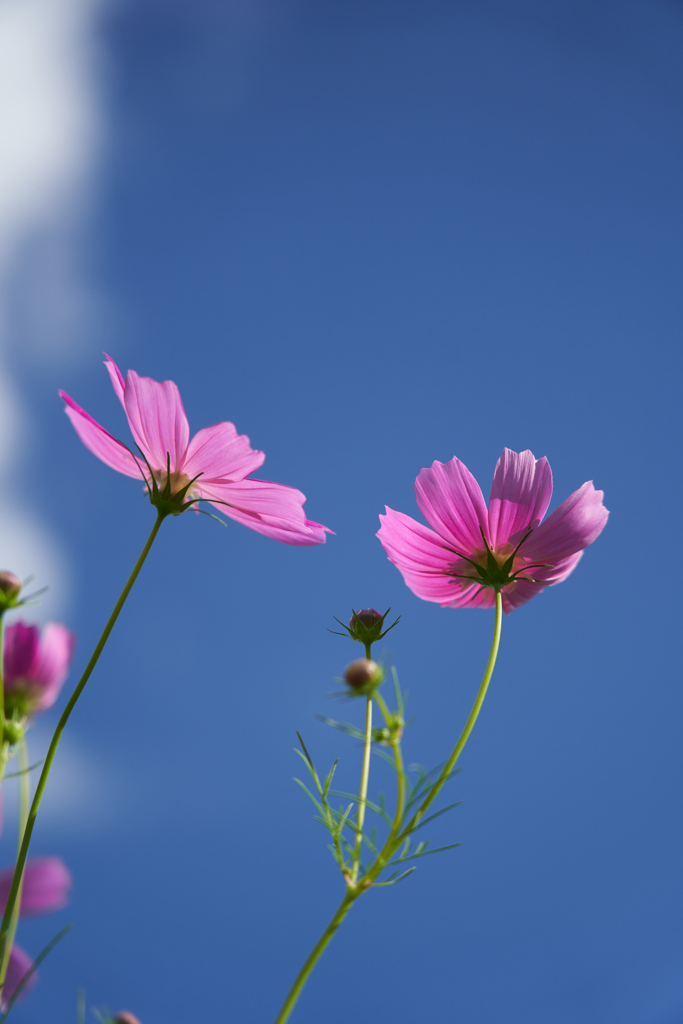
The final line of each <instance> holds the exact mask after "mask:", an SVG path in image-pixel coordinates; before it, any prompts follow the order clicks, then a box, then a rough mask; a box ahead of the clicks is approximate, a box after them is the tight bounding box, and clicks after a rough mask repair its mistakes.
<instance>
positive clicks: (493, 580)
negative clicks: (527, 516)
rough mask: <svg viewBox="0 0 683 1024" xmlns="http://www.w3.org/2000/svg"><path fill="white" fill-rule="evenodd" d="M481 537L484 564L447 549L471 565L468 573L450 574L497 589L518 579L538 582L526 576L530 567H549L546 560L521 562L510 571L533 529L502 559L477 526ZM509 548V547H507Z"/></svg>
mask: <svg viewBox="0 0 683 1024" xmlns="http://www.w3.org/2000/svg"><path fill="white" fill-rule="evenodd" d="M479 532H480V533H481V538H482V540H483V542H484V552H483V555H484V556H485V564H484V565H482V564H481V563H480V562H475V561H474V560H473V559H472V558H469V557H468V556H467V555H463V554H462V553H461V552H460V551H455V549H454V548H450V549H449V550H451V551H453V553H454V554H456V555H457V556H458V558H462V559H463V560H464V561H465V562H468V563H469V564H470V565H471V566H472V571H471V572H470V573H461V572H453V573H451V575H453V576H455V577H457V578H458V579H463V580H472V582H473V583H478V584H479V586H480V587H491V588H492V589H493V590H496V591H499V590H502V589H503V588H504V587H508V586H510V584H512V583H516V582H517V581H518V580H520V581H524V582H526V583H539V582H541V581H540V580H535V579H533V578H532V577H530V576H528V575H527V574H528V572H529V570H530V569H545V568H549V565H548V563H547V562H536V563H534V564H532V565H529V564H526V563H525V564H523V565H521V566H520V567H519V569H517V570H515V571H514V572H512V571H511V570H512V568H513V565H514V562H515V558H516V557H517V555H518V552H519V549H520V548H521V546H522V544H523V543H524V541H525V540H526V539H527V537H530V536H531V534H532V533H533V530H529V531H528V532H527V533H525V534H524V536H523V537H522V539H521V540H520V542H519V544H518V545H517V547H516V548H515V549H514V551H513V552H512V554H510V555H507V556H506V557H505V558H504V559H502V560H501V559H500V557H498V558H497V557H496V555H495V553H494V552H493V551H492V550H491V548H490V547H489V544H488V541H487V540H486V536H485V535H484V531H483V530H482V528H481V526H480V527H479ZM508 550H509V548H508Z"/></svg>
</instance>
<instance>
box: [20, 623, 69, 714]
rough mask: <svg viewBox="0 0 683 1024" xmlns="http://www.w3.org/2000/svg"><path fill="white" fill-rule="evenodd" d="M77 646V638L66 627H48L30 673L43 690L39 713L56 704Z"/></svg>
mask: <svg viewBox="0 0 683 1024" xmlns="http://www.w3.org/2000/svg"><path fill="white" fill-rule="evenodd" d="M75 646H76V637H75V636H74V634H73V633H71V632H70V630H68V629H67V628H66V626H61V625H59V624H58V623H56V622H48V623H47V625H46V626H45V628H44V630H43V635H42V638H41V642H40V647H39V649H38V657H37V658H36V661H35V663H34V665H33V671H32V673H31V682H32V683H33V684H34V685H35V686H36V687H40V688H41V689H42V695H41V697H40V699H39V700H38V702H37V704H36V707H35V710H36V711H45V710H46V709H47V708H51V707H52V705H53V704H54V702H55V701H56V700H57V697H58V696H59V693H60V690H61V689H62V686H63V685H64V680H65V679H66V677H67V675H68V674H69V669H70V667H71V660H72V658H73V654H74V648H75Z"/></svg>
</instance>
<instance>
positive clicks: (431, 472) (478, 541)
mask: <svg viewBox="0 0 683 1024" xmlns="http://www.w3.org/2000/svg"><path fill="white" fill-rule="evenodd" d="M552 491H553V479H552V473H551V471H550V466H549V464H548V460H547V459H545V458H544V459H535V458H534V456H533V455H532V453H531V452H530V451H525V452H520V453H519V454H518V453H517V452H513V451H510V449H509V448H506V449H505V450H504V451H503V454H502V455H501V457H500V458H499V459H498V463H497V464H496V471H495V473H494V475H493V484H492V486H491V496H490V498H489V507H488V509H487V508H486V502H485V501H484V497H483V495H482V493H481V489H480V487H479V484H478V483H477V481H476V480H475V479H474V477H473V476H472V474H471V473H470V472H469V470H468V469H467V467H466V466H465V465H464V464H463V463H462V462H460V460H459V459H452V460H451V461H450V462H448V463H445V464H444V463H442V462H434V463H433V464H432V467H431V469H423V470H421V471H420V475H419V476H418V478H417V480H416V481H415V496H416V498H417V503H418V505H419V506H420V511H421V512H422V514H423V515H424V517H425V519H426V520H427V522H428V523H429V524H430V526H431V527H432V529H431V530H430V529H428V528H427V527H426V526H423V525H422V523H418V522H416V521H415V520H414V519H411V518H410V516H406V515H404V514H403V513H402V512H394V510H393V509H390V508H387V510H386V513H387V514H386V515H385V516H380V517H379V518H380V521H381V523H382V525H381V527H380V529H379V531H378V533H377V536H378V537H379V539H380V541H381V543H382V546H383V547H384V550H385V551H386V553H387V555H388V556H389V561H390V562H393V563H394V565H395V566H396V567H397V568H398V569H399V570H400V571H401V573H402V574H403V578H404V580H405V582H406V583H407V585H408V586H409V587H410V589H411V590H412V591H413V593H414V594H417V596H418V597H421V598H422V599H423V600H425V601H436V602H438V603H439V604H440V605H441V606H442V607H448V608H490V607H492V605H493V604H494V603H495V591H496V589H499V590H500V591H501V593H502V597H503V610H504V611H505V612H506V613H508V614H509V613H510V612H511V611H512V610H513V608H518V607H519V605H521V604H524V603H525V602H526V601H530V600H531V598H532V597H534V596H535V595H536V594H540V593H541V591H542V590H543V589H544V587H547V586H554V585H555V584H556V583H561V582H562V580H565V579H566V578H567V576H569V574H570V572H572V570H573V569H574V568H575V567H576V565H577V563H578V561H579V559H580V558H581V555H582V553H583V549H584V548H586V547H588V545H589V544H592V543H593V541H594V540H595V539H596V537H597V536H598V535H599V534H600V533H601V532H602V529H603V527H604V526H605V523H606V522H607V517H608V515H609V513H608V511H607V509H606V508H605V507H604V505H603V504H602V498H603V492H602V491H596V490H595V488H594V487H593V483H592V481H589V482H588V483H585V484H583V486H582V487H579V489H578V491H574V493H573V494H571V495H570V496H569V497H568V498H567V499H566V500H565V501H563V502H562V504H561V505H560V506H559V508H556V509H555V511H554V512H553V513H552V514H551V515H549V516H548V518H547V519H546V520H545V522H542V520H543V516H544V515H545V513H546V511H547V509H548V505H549V504H550V497H551V494H552Z"/></svg>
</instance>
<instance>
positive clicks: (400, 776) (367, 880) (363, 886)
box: [275, 591, 503, 1024]
mask: <svg viewBox="0 0 683 1024" xmlns="http://www.w3.org/2000/svg"><path fill="white" fill-rule="evenodd" d="M502 621H503V600H502V597H501V594H500V591H496V622H495V626H494V630H493V643H492V644H491V652H490V654H489V660H488V662H487V665H486V671H485V672H484V678H483V679H482V681H481V685H480V687H479V691H478V693H477V696H476V699H475V701H474V705H473V707H472V710H471V711H470V714H469V718H468V719H467V722H466V723H465V728H464V729H463V731H462V733H461V734H460V737H459V739H458V742H457V743H456V745H455V747H454V748H453V752H452V754H451V756H450V757H449V758H448V761H447V762H446V764H445V766H444V768H443V770H442V772H441V774H440V775H439V778H438V779H437V780H436V782H435V783H434V786H433V787H432V789H431V790H430V791H429V793H428V794H427V796H426V797H425V799H424V800H423V802H422V804H421V805H420V807H419V808H418V810H417V811H416V812H415V814H414V815H413V817H412V818H411V819H410V822H409V823H408V824H407V825H406V826H404V828H403V829H401V827H400V826H401V818H402V816H403V807H404V804H405V770H404V767H403V757H402V754H401V748H400V742H399V740H398V739H397V738H394V741H393V742H392V745H391V746H392V750H393V753H394V760H395V762H396V776H397V785H398V794H397V801H396V813H395V815H394V820H393V823H392V827H391V830H390V832H389V835H388V836H387V839H386V842H385V843H384V846H383V847H382V849H381V851H380V853H379V855H378V857H377V859H376V860H375V862H374V864H373V865H372V867H371V868H370V869H369V870H368V871H366V873H365V875H364V876H363V877H362V878H361V879H360V881H359V882H358V883H357V884H356V885H354V886H353V888H351V887H349V888H348V890H347V892H346V895H345V896H344V899H343V900H342V901H341V903H340V904H339V907H338V908H337V912H336V913H335V915H334V917H333V918H332V920H331V921H330V923H329V924H328V926H327V928H326V929H325V931H324V932H323V934H322V935H321V936H320V938H319V939H318V942H317V943H316V945H315V946H314V947H313V949H312V951H311V953H310V955H309V957H308V959H307V960H306V963H305V964H304V965H303V967H302V968H301V970H300V971H299V973H298V975H297V977H296V981H295V982H294V984H293V985H292V988H291V990H290V992H289V995H288V996H287V999H286V1000H285V1003H284V1005H283V1007H282V1009H281V1010H280V1013H279V1014H278V1016H277V1017H276V1018H275V1024H285V1021H287V1020H289V1017H290V1015H291V1012H292V1010H293V1009H294V1006H295V1004H296V1001H297V999H298V998H299V995H300V994H301V990H302V988H303V987H304V985H305V984H306V982H307V980H308V978H309V975H310V974H311V972H312V970H313V968H314V967H315V965H316V964H317V962H318V960H319V959H320V957H321V955H322V954H323V952H324V951H325V949H326V947H327V946H328V944H329V942H330V939H331V938H332V936H333V935H334V933H335V932H336V931H337V929H338V928H339V925H340V924H341V923H342V921H343V920H344V918H345V917H346V915H347V914H348V912H349V909H350V908H351V906H352V904H353V903H354V901H355V900H357V899H358V897H359V896H361V895H362V894H363V893H364V892H366V891H367V889H368V888H369V887H370V886H371V885H372V883H373V881H374V880H375V879H376V878H377V876H378V875H379V874H380V872H381V871H382V868H383V867H384V866H385V864H386V863H387V861H388V860H390V859H391V857H392V855H393V853H395V851H396V850H397V849H398V847H399V846H400V844H401V843H402V842H403V839H404V838H405V835H406V834H407V833H409V832H410V831H412V829H413V828H414V827H415V825H417V823H418V822H419V820H420V818H421V817H422V815H423V814H424V813H425V811H426V810H427V808H428V807H429V806H430V804H431V803H432V802H433V801H434V800H435V798H436V796H437V794H438V793H439V791H440V790H441V788H442V786H443V785H444V783H445V782H446V780H447V779H448V777H449V775H450V773H451V772H452V771H453V768H454V766H455V763H456V761H457V760H458V758H459V757H460V754H461V753H462V750H463V747H464V746H465V744H466V743H467V740H468V739H469V735H470V733H471V732H472V729H473V728H474V723H475V722H476V720H477V718H478V716H479V712H480V710H481V706H482V704H483V702H484V697H485V696H486V691H487V690H488V686H489V683H490V682H491V676H492V675H493V669H494V668H495V664H496V657H497V655H498V646H499V644H500V631H501V626H502ZM375 699H377V700H378V703H379V706H380V708H381V710H382V713H383V714H384V717H385V718H386V719H387V724H388V721H389V719H388V715H389V711H388V708H387V707H386V704H385V703H384V701H383V700H382V699H381V698H380V696H379V694H378V693H377V694H376V695H375ZM367 737H368V733H367V720H366V748H367ZM368 760H369V758H368ZM364 764H365V758H364ZM361 786H362V784H361ZM361 794H362V789H361ZM366 797H367V787H366V790H365V794H364V795H362V799H363V800H365V798H366ZM359 811H360V805H359ZM399 829H400V832H399ZM356 838H357V837H356Z"/></svg>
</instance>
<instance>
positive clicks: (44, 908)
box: [0, 857, 72, 917]
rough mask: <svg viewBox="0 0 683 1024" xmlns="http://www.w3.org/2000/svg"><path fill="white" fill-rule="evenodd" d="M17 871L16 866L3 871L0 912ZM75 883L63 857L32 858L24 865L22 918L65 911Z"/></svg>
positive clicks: (0, 883) (0, 881)
mask: <svg viewBox="0 0 683 1024" xmlns="http://www.w3.org/2000/svg"><path fill="white" fill-rule="evenodd" d="M13 874H14V868H13V867H11V868H3V869H2V870H1V871H0V914H1V913H2V912H3V911H4V909H5V906H6V904H7V897H8V896H9V891H10V886H11V885H12V876H13ZM71 885H72V879H71V872H70V871H69V869H68V868H67V866H66V864H65V863H64V861H63V860H62V859H61V858H60V857H31V858H30V860H27V861H26V867H25V868H24V884H23V887H22V890H21V914H22V917H36V916H37V915H38V914H51V913H52V912H53V911H55V910H61V909H62V907H65V906H66V905H67V902H68V897H69V892H70V890H71Z"/></svg>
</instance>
